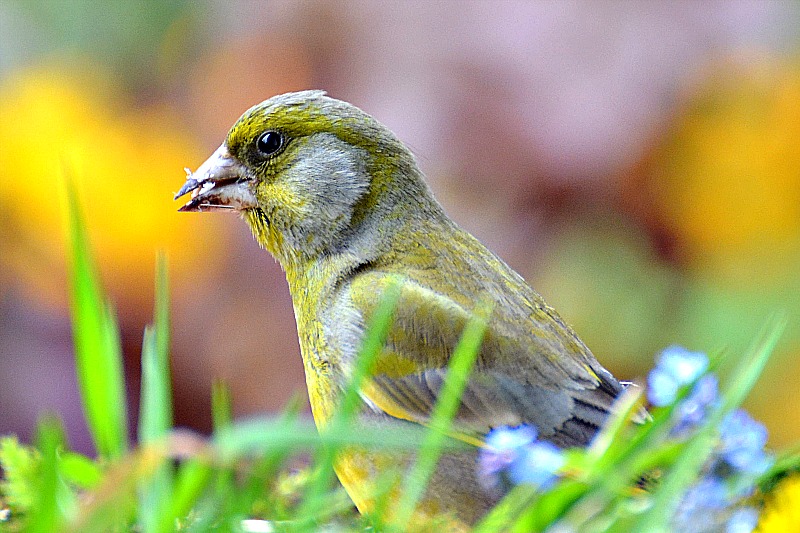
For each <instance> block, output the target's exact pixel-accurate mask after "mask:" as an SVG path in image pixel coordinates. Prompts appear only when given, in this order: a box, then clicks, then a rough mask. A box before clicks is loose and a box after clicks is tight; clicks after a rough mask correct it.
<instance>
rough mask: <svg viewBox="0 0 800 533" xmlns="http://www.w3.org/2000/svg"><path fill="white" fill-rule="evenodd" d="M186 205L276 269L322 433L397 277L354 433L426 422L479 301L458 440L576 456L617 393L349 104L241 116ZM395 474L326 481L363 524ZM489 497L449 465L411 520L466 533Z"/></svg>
mask: <svg viewBox="0 0 800 533" xmlns="http://www.w3.org/2000/svg"><path fill="white" fill-rule="evenodd" d="M190 192H191V193H192V194H191V199H190V200H189V201H188V203H186V204H185V205H184V206H183V207H181V208H180V210H181V211H212V210H223V209H224V210H233V211H236V212H238V213H240V214H241V215H242V217H243V218H244V220H245V221H246V222H247V224H248V225H249V227H250V229H251V230H252V232H253V235H254V236H255V238H256V240H257V241H258V243H259V244H260V245H261V246H262V247H264V248H266V249H267V250H268V251H269V252H270V253H271V254H272V255H273V256H274V257H275V258H276V259H277V260H278V262H279V263H280V265H281V266H282V268H283V269H284V271H285V273H286V279H287V281H288V284H289V289H290V292H291V296H292V302H293V305H294V311H295V318H296V321H297V332H298V336H299V341H300V349H301V353H302V357H303V364H304V368H305V374H306V383H307V386H308V394H309V398H310V403H311V409H312V413H313V416H314V420H315V421H316V424H317V426H318V427H321V426H324V425H325V424H326V422H327V421H328V420H330V418H331V416H332V415H333V413H334V412H335V411H336V408H337V405H338V403H339V401H340V399H341V397H342V395H343V390H344V387H345V386H346V384H347V383H348V378H349V376H350V375H351V373H352V370H353V368H354V367H355V363H356V357H357V355H358V352H359V348H360V346H361V340H362V337H363V335H364V331H365V326H366V325H367V324H369V322H370V319H371V318H372V317H373V315H374V314H375V312H376V308H377V307H378V305H379V303H380V302H381V295H382V293H383V291H384V290H385V289H386V288H387V287H388V286H389V285H390V284H392V283H394V280H398V279H399V280H401V287H400V289H399V293H400V294H399V299H398V302H397V306H396V309H395V312H394V320H393V325H392V326H391V328H390V331H389V334H388V337H387V340H386V344H385V346H384V349H383V351H382V352H381V354H380V355H379V356H378V362H377V363H376V366H375V372H374V375H372V376H371V378H370V379H369V380H368V381H366V382H365V384H364V386H363V387H362V389H361V391H360V398H361V400H362V402H363V406H362V409H361V411H360V415H359V416H360V417H361V419H362V420H366V421H371V422H373V423H375V424H392V425H400V426H402V425H404V424H422V425H425V424H426V423H427V422H428V420H429V417H430V415H431V411H432V409H433V406H434V405H435V404H436V401H437V396H438V394H439V391H440V390H441V388H442V383H443V380H444V378H445V375H446V369H447V364H448V360H449V358H450V356H451V354H452V352H453V349H454V347H455V346H456V343H457V342H458V340H459V338H460V335H461V333H462V331H463V330H464V327H465V325H466V323H467V322H468V321H469V320H470V318H471V317H472V315H473V314H474V313H475V309H476V306H477V305H478V304H479V303H481V302H489V303H490V305H491V309H492V311H491V314H490V316H489V317H488V321H487V328H486V332H485V335H484V339H483V343H482V345H481V348H480V352H479V353H478V356H477V361H476V363H475V368H474V371H473V373H472V374H471V375H470V377H469V378H468V381H467V384H466V388H465V391H464V394H463V396H462V398H461V400H460V406H459V408H458V411H457V413H456V416H455V419H454V422H453V423H454V427H455V428H456V430H457V431H458V432H460V433H461V434H463V435H468V436H471V437H472V438H473V439H474V440H476V441H480V439H481V438H482V437H483V436H484V435H485V434H486V433H487V432H489V431H490V430H491V429H492V428H494V427H498V426H504V425H505V426H517V425H521V424H527V425H532V426H535V427H536V429H537V430H538V433H539V435H540V437H541V438H542V439H544V440H548V441H550V442H552V443H554V444H556V445H557V446H559V447H571V446H585V445H586V444H588V443H589V442H590V441H591V439H592V437H593V436H594V435H595V433H596V432H597V431H598V428H600V427H601V425H602V424H603V422H604V420H605V419H606V417H607V415H608V413H609V412H610V410H611V407H612V403H613V402H614V400H615V398H616V397H617V396H618V395H619V394H620V393H621V391H622V390H623V386H622V385H621V384H620V383H619V382H618V381H617V380H616V379H615V378H614V377H613V376H612V375H611V374H610V373H609V372H608V371H607V370H606V369H605V368H603V367H602V366H601V365H600V363H598V362H597V360H596V359H595V357H594V356H593V355H592V353H591V352H590V351H589V349H588V348H587V347H586V345H585V344H584V343H583V342H582V341H581V340H580V339H579V338H578V336H577V335H576V334H575V332H574V331H573V330H572V329H571V328H570V327H569V326H568V325H567V324H566V323H565V322H564V321H563V320H562V319H561V317H560V316H559V315H558V313H556V311H555V310H553V309H552V308H551V307H549V306H548V305H547V304H546V303H545V302H544V300H543V299H542V297H541V296H540V295H539V294H538V293H537V292H536V291H534V290H533V289H532V288H531V287H530V286H529V285H528V284H527V283H526V282H525V281H524V280H523V278H522V277H521V276H520V275H519V274H517V273H516V272H514V270H512V269H511V268H510V267H509V266H508V265H506V264H505V263H504V262H503V261H502V260H501V259H500V258H498V257H497V256H496V255H495V254H493V253H492V252H490V251H489V250H488V249H487V248H486V247H484V246H483V245H482V244H481V243H480V242H478V240H477V239H475V238H474V237H473V236H472V235H470V234H469V233H467V232H465V231H463V230H462V229H460V228H459V227H458V226H457V225H456V224H455V223H454V222H453V221H452V220H450V218H448V217H447V215H446V214H445V213H444V211H443V209H442V207H441V206H440V205H439V203H437V201H436V200H435V199H434V197H433V195H432V193H431V191H430V189H429V188H428V186H427V185H426V183H425V180H424V178H423V174H422V172H421V171H420V169H419V167H418V166H417V163H416V161H415V159H414V157H413V155H412V154H411V152H410V151H409V150H408V148H406V147H405V146H404V145H403V143H402V142H400V141H399V140H398V139H397V137H396V136H395V135H394V134H393V133H392V132H391V131H390V130H389V129H388V128H387V127H385V126H384V125H382V124H381V123H379V122H378V121H377V120H375V119H374V118H373V117H371V116H370V115H368V114H366V113H365V112H363V111H361V110H360V109H358V108H357V107H355V106H353V105H351V104H349V103H346V102H343V101H340V100H336V99H333V98H330V97H328V96H326V95H325V93H324V92H322V91H301V92H295V93H287V94H283V95H279V96H275V97H273V98H270V99H268V100H266V101H264V102H262V103H260V104H258V105H256V106H254V107H252V108H251V109H249V110H248V111H246V112H245V113H244V115H242V116H241V118H239V120H238V121H237V122H236V123H235V124H234V125H233V127H232V128H231V130H230V131H229V133H228V135H227V137H226V139H225V141H224V142H223V143H222V145H221V146H220V147H219V148H218V149H217V150H216V151H215V152H214V153H213V154H212V155H211V157H210V158H209V159H208V160H207V161H205V162H204V163H203V164H202V165H201V166H200V167H199V168H198V169H197V170H196V171H195V172H193V173H192V172H189V171H188V170H187V180H186V183H185V184H184V185H183V187H182V188H181V189H180V191H179V192H178V194H177V195H176V198H178V197H180V196H183V195H185V194H187V193H190ZM476 453H477V452H476ZM403 461H407V458H406V459H403V458H400V457H393V456H391V455H388V454H385V453H384V454H379V453H370V452H368V451H364V450H362V451H354V452H353V453H349V454H343V456H342V457H339V459H338V460H337V462H336V467H335V469H336V473H337V475H338V477H339V479H340V481H341V482H342V484H343V485H344V487H345V489H346V490H347V492H348V493H349V494H350V496H351V497H352V499H353V501H354V502H355V504H356V506H357V507H358V508H359V510H360V511H362V512H368V511H370V510H371V509H372V507H373V505H374V501H373V499H372V496H371V493H370V492H369V490H367V489H366V487H368V486H370V482H374V481H375V478H376V477H377V476H378V475H379V474H380V473H381V472H382V471H384V470H385V469H386V468H389V467H391V466H398V467H402V466H404V464H406V463H404V462H403ZM496 499H497V496H496V495H492V494H489V493H487V492H486V491H485V489H484V488H483V487H482V485H481V483H479V480H478V479H477V474H476V465H475V454H452V455H445V456H443V457H442V459H441V460H440V462H439V464H438V466H437V470H436V471H435V473H434V474H433V476H432V479H431V481H430V483H429V485H428V487H427V489H426V493H425V494H424V496H423V498H422V501H421V503H420V505H419V506H418V508H417V510H416V514H415V520H419V521H422V520H424V519H426V518H427V517H429V516H434V515H437V514H438V513H449V514H450V516H452V524H454V529H465V528H467V527H468V525H470V524H473V523H475V522H476V521H477V520H478V519H479V518H480V517H481V516H482V515H484V514H485V513H486V511H487V510H488V509H490V508H491V506H492V505H493V504H494V503H495V502H496ZM419 523H421V522H419Z"/></svg>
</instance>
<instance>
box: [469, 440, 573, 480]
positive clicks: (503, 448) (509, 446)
mask: <svg viewBox="0 0 800 533" xmlns="http://www.w3.org/2000/svg"><path fill="white" fill-rule="evenodd" d="M536 435H537V432H536V429H535V428H533V427H530V426H519V427H516V428H511V427H500V428H496V429H493V430H492V431H491V432H489V434H488V435H487V436H486V447H485V448H483V449H482V450H481V451H480V454H479V457H478V478H479V479H480V481H481V483H482V484H483V486H484V488H486V489H487V490H496V489H497V488H498V487H503V488H508V487H505V485H508V484H509V482H510V483H511V484H519V483H532V484H534V485H537V486H539V487H546V486H549V485H550V484H552V482H553V480H554V479H555V478H556V477H557V476H556V472H557V471H558V470H559V469H560V468H561V467H562V466H563V465H564V457H563V454H562V452H561V450H559V449H558V448H557V447H556V446H555V445H553V444H551V443H549V442H543V441H537V440H536Z"/></svg>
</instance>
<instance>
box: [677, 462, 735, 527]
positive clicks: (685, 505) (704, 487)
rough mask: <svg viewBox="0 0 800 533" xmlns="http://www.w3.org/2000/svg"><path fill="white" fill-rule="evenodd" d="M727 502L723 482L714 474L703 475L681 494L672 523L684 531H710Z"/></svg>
mask: <svg viewBox="0 0 800 533" xmlns="http://www.w3.org/2000/svg"><path fill="white" fill-rule="evenodd" d="M729 504H730V501H729V499H728V490H727V488H726V486H725V483H724V482H723V481H722V480H721V479H720V478H718V477H716V476H707V477H704V478H702V479H701V480H700V481H698V482H697V483H696V484H695V485H692V486H691V487H690V488H689V489H688V490H687V491H686V493H685V494H684V495H683V499H682V500H681V503H680V505H679V506H678V510H677V512H676V514H675V516H674V518H673V521H674V523H673V525H674V526H675V529H676V530H677V531H682V532H684V533H692V532H701V531H702V532H705V531H711V530H713V529H714V527H715V526H716V525H717V524H719V523H720V522H721V518H720V514H721V513H722V512H723V511H724V510H725V509H726V508H727V507H728V505H729Z"/></svg>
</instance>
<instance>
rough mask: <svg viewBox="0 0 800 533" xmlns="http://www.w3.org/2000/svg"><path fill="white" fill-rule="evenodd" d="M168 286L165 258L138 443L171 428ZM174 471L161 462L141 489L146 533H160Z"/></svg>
mask: <svg viewBox="0 0 800 533" xmlns="http://www.w3.org/2000/svg"><path fill="white" fill-rule="evenodd" d="M169 322H170V317H169V286H168V278H167V263H166V258H165V256H164V255H163V254H158V256H157V258H156V290H155V309H154V318H153V325H152V326H148V327H146V328H145V330H144V342H143V344H142V386H141V396H140V405H141V407H140V410H139V442H140V444H142V445H147V444H151V443H153V442H156V441H158V440H160V439H163V438H164V437H165V436H166V435H167V432H168V431H169V430H170V428H171V427H172V394H171V379H170V368H169ZM172 489H173V470H172V465H171V463H170V462H169V461H168V460H167V459H161V461H160V464H159V465H158V467H157V468H156V469H155V472H154V474H153V476H152V477H150V478H149V479H145V480H143V483H142V484H141V485H140V487H139V508H138V511H139V525H140V527H141V529H142V531H144V532H145V533H150V532H154V531H159V529H158V528H159V517H160V516H161V515H162V514H163V513H164V510H165V507H166V505H167V502H168V501H169V498H170V496H171V494H172Z"/></svg>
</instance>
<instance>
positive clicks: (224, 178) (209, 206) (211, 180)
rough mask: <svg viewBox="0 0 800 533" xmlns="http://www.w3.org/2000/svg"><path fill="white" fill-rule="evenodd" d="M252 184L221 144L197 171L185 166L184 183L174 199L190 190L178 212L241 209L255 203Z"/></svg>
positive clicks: (245, 170)
mask: <svg viewBox="0 0 800 533" xmlns="http://www.w3.org/2000/svg"><path fill="white" fill-rule="evenodd" d="M253 186H254V179H253V178H252V177H251V176H250V175H249V173H248V172H247V169H246V168H245V167H244V165H242V164H241V163H240V162H239V161H237V160H236V159H235V158H234V157H232V156H231V155H230V153H228V147H227V146H225V145H224V144H223V145H222V146H220V147H219V148H217V151H216V152H214V153H213V154H211V157H209V158H208V159H207V160H206V161H205V163H203V164H202V165H200V166H199V167H198V169H197V170H195V171H194V172H192V171H190V170H189V169H186V183H184V184H183V187H181V190H179V191H178V193H177V194H176V195H175V199H176V200H177V199H178V198H180V197H181V196H183V195H184V194H188V193H190V192H191V193H192V198H191V200H189V201H188V202H187V203H186V205H184V206H183V207H181V208H180V209H178V211H214V210H223V209H228V210H235V211H243V210H245V209H250V208H252V207H256V206H257V205H258V202H257V201H256V196H255V194H254V192H253V189H252V188H253Z"/></svg>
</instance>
